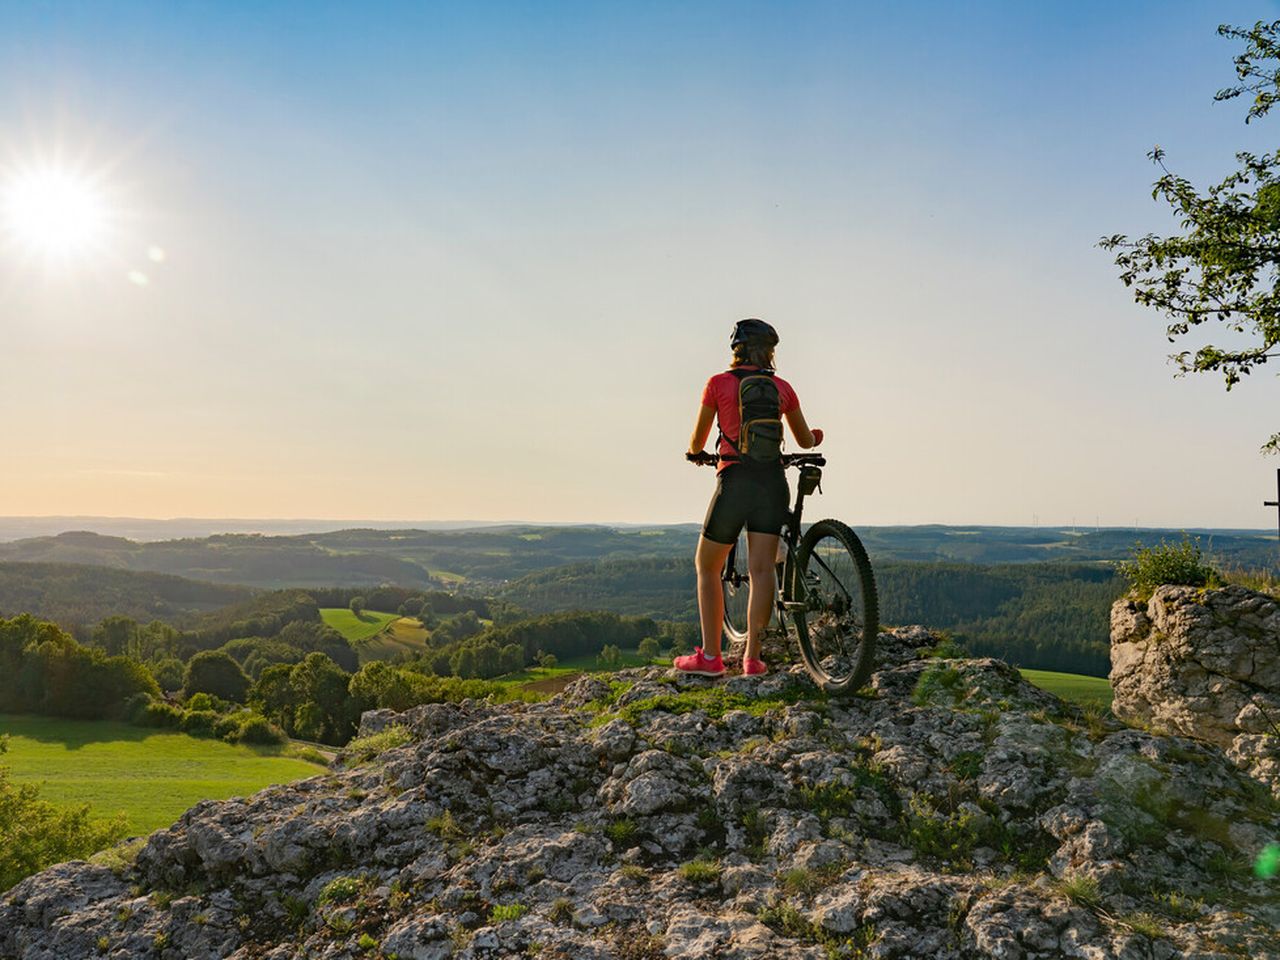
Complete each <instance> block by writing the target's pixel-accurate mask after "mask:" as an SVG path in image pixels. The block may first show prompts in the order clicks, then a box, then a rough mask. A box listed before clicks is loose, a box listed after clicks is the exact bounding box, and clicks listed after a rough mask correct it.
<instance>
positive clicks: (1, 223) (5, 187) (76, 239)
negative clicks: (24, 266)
mask: <svg viewBox="0 0 1280 960" xmlns="http://www.w3.org/2000/svg"><path fill="white" fill-rule="evenodd" d="M107 221H108V208H107V202H106V198H105V197H104V196H103V193H102V191H101V190H100V188H99V187H98V185H97V184H96V182H95V181H94V179H93V178H92V177H89V176H86V175H84V174H79V173H76V172H73V171H68V170H59V169H47V170H33V171H25V172H21V173H16V174H14V175H13V176H12V177H11V178H10V179H9V180H8V182H7V183H4V184H2V185H0V228H2V229H3V232H4V233H5V234H6V235H7V237H6V239H8V240H9V241H11V242H12V243H13V244H14V245H15V246H17V247H19V248H22V249H24V250H26V251H27V252H28V253H30V254H34V255H36V256H40V257H43V258H45V259H70V258H73V257H78V256H82V255H84V254H85V253H88V252H89V251H91V250H92V249H93V248H95V247H96V246H98V245H99V244H100V243H101V242H102V240H103V238H104V235H105V233H106V229H107Z"/></svg>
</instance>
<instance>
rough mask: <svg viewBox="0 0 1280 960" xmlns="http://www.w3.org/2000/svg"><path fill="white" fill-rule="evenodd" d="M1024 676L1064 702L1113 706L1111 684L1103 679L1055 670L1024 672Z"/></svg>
mask: <svg viewBox="0 0 1280 960" xmlns="http://www.w3.org/2000/svg"><path fill="white" fill-rule="evenodd" d="M1021 673H1022V676H1023V677H1025V678H1026V679H1027V680H1028V681H1030V682H1031V683H1034V684H1035V685H1036V686H1037V687H1040V688H1041V689H1043V690H1048V691H1049V692H1050V693H1053V694H1057V695H1058V696H1059V697H1061V698H1062V699H1063V700H1070V701H1072V702H1073V703H1078V704H1081V705H1082V706H1084V705H1093V706H1099V707H1104V708H1106V707H1110V706H1111V683H1110V681H1108V680H1106V679H1104V678H1103V677H1086V676H1082V675H1081V674H1078V673H1056V672H1054V671H1053V670H1022V671H1021Z"/></svg>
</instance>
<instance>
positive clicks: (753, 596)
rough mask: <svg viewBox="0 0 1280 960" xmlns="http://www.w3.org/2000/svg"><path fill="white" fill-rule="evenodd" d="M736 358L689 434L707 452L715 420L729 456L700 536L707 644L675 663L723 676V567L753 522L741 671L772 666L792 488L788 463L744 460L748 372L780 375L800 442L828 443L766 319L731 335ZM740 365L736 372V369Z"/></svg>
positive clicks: (706, 392) (715, 381)
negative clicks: (779, 566) (783, 373)
mask: <svg viewBox="0 0 1280 960" xmlns="http://www.w3.org/2000/svg"><path fill="white" fill-rule="evenodd" d="M729 345H730V347H731V348H732V350H733V364H732V366H731V367H730V369H729V370H728V371H727V372H725V373H718V374H716V375H715V376H713V377H712V378H711V379H710V380H708V381H707V385H706V387H705V388H703V391H702V407H701V409H700V410H699V411H698V421H697V424H696V425H695V426H694V428H693V436H692V437H691V438H690V439H689V452H690V454H698V453H701V452H702V448H703V447H704V446H705V445H706V442H707V438H708V437H709V436H710V435H711V424H712V421H718V422H719V426H720V443H719V447H718V452H719V454H720V456H721V457H722V458H724V457H728V458H732V459H727V460H726V459H722V460H721V461H720V466H719V468H718V470H717V473H716V492H715V495H714V496H713V497H712V498H711V505H710V506H709V507H708V508H707V517H706V519H705V520H704V521H703V524H702V536H701V537H699V538H698V552H697V555H696V558H695V561H694V562H695V565H696V567H697V571H698V614H699V618H700V620H701V621H702V646H701V647H699V648H697V649H695V650H694V652H693V653H691V654H689V655H688V656H683V657H676V659H675V667H676V669H677V670H681V671H684V672H685V673H701V674H705V675H707V676H712V677H719V676H723V675H724V672H725V669H724V659H723V658H722V656H721V649H720V647H721V627H722V624H723V621H724V593H723V591H722V588H721V580H720V571H721V570H722V569H723V568H724V563H725V559H726V558H727V557H728V556H729V550H730V548H731V547H732V546H733V544H734V543H735V542H737V539H738V534H739V533H741V532H742V528H743V526H745V527H746V528H747V565H748V570H749V572H750V577H751V588H750V593H749V594H748V599H747V649H746V652H745V654H744V656H743V658H742V672H743V673H744V674H747V675H757V674H762V673H766V672H768V667H766V666H765V663H764V661H763V660H761V659H760V641H761V638H762V637H763V636H764V631H765V628H766V627H768V625H769V619H770V617H771V616H772V614H773V597H774V592H775V586H774V563H775V561H776V557H777V554H778V535H779V534H780V533H781V531H782V524H783V522H784V521H785V519H786V515H787V509H788V505H789V501H790V499H791V495H790V491H789V490H788V488H787V479H786V476H785V474H784V471H783V467H782V464H781V462H776V461H775V462H770V463H758V462H755V461H753V460H751V459H749V458H739V447H740V443H739V441H740V437H739V432H740V427H741V424H740V422H739V421H740V419H741V418H740V415H739V409H738V402H739V397H738V391H739V382H740V377H741V376H742V374H744V373H749V372H754V371H759V372H761V373H764V374H767V375H770V376H772V377H773V381H774V383H775V385H776V386H777V391H778V400H779V407H780V409H779V413H780V415H781V416H782V417H784V418H785V419H786V422H787V425H788V426H789V427H791V433H792V435H794V437H795V439H796V443H798V444H799V445H800V446H801V447H803V448H805V449H809V448H810V447H814V446H817V445H818V444H819V443H821V442H822V431H821V430H811V429H809V425H808V424H807V423H806V422H805V419H804V414H803V413H801V412H800V401H799V400H798V399H797V398H796V392H795V390H793V389H792V388H791V384H789V383H787V382H786V381H785V380H783V379H782V378H781V377H778V376H775V375H773V351H774V348H775V347H776V346H777V345H778V333H777V331H776V330H774V329H773V327H771V326H770V325H769V324H767V323H765V322H764V321H763V320H756V319H748V320H739V321H738V322H737V324H735V325H734V328H733V335H732V336H731V337H730V339H729ZM735 371H736V372H735Z"/></svg>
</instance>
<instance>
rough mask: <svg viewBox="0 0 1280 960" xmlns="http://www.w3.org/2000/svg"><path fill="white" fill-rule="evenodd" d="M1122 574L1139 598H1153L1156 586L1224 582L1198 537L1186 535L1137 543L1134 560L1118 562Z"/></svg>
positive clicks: (1198, 585)
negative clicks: (1149, 544) (1174, 540)
mask: <svg viewBox="0 0 1280 960" xmlns="http://www.w3.org/2000/svg"><path fill="white" fill-rule="evenodd" d="M1117 570H1119V572H1120V575H1121V576H1122V577H1124V578H1125V579H1126V580H1128V581H1129V589H1130V590H1132V591H1133V593H1134V595H1135V596H1136V597H1137V598H1138V599H1139V600H1147V599H1150V597H1151V594H1152V593H1154V592H1155V589H1156V587H1160V586H1164V585H1165V584H1179V585H1183V586H1188V587H1205V586H1210V587H1212V586H1217V585H1218V584H1219V583H1221V582H1222V578H1221V577H1220V576H1219V575H1218V571H1217V570H1215V569H1214V568H1213V567H1212V566H1210V565H1209V564H1208V563H1207V562H1206V561H1205V559H1204V555H1203V554H1202V553H1201V552H1200V540H1199V538H1196V539H1194V540H1193V539H1191V538H1190V537H1188V536H1187V535H1186V534H1183V537H1182V540H1181V541H1179V542H1177V543H1170V542H1169V541H1167V540H1161V541H1160V543H1159V544H1158V545H1157V546H1154V547H1144V546H1142V545H1141V544H1138V546H1137V549H1136V550H1135V552H1134V555H1133V559H1132V560H1124V561H1121V563H1120V564H1119V565H1118V567H1117Z"/></svg>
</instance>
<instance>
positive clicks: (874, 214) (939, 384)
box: [0, 0, 1280, 530]
mask: <svg viewBox="0 0 1280 960" xmlns="http://www.w3.org/2000/svg"><path fill="white" fill-rule="evenodd" d="M1277 10H1280V5H1277V4H1276V3H1272V2H1267V3H1243V2H1234V0H1232V2H1223V3H1214V4H1208V3H1202V2H1176V3H1155V2H1146V0H1144V2H1135V3H1131V4H1125V5H1119V6H1117V5H1115V4H1103V3H1096V2H1085V3H1078V4H1071V5H1041V4H1036V5H1029V4H1020V3H1016V2H1012V0H1004V2H996V0H991V2H985V3H974V4H964V5H956V4H945V3H927V2H918V3H912V4H903V5H894V6H891V7H890V6H885V5H880V4H876V5H871V4H831V3H824V2H813V3H798V4H781V3H759V4H753V5H751V6H750V7H749V8H743V7H741V6H739V5H730V4H726V3H707V4H699V5H694V6H689V5H685V4H677V3H674V2H658V3H654V4H647V5H644V7H643V8H636V7H633V6H616V5H598V4H589V3H568V2H553V3H547V4H540V5H535V6H529V5H525V4H516V3H492V4H478V5H464V6H426V7H424V6H421V5H416V4H400V3H387V4H383V5H378V6H361V7H351V6H345V5H337V4H327V3H311V4H301V3H287V2H286V3H279V4H272V5H269V6H265V7H263V6H260V5H252V6H243V7H242V6H239V5H229V4H218V5H204V4H200V5H192V4H172V5H169V4H163V5H162V4H155V3H150V2H142V0H138V2H121V3H113V4H100V5H92V4H82V3H57V2H51V3H41V4H10V5H5V6H4V7H3V8H0V198H3V197H9V198H10V199H9V200H6V201H5V203H6V204H8V206H7V207H5V208H4V209H5V210H8V213H6V217H7V218H8V220H11V221H13V222H12V223H8V220H5V218H3V217H0V336H2V337H3V341H2V342H3V343H4V347H5V352H6V360H7V363H6V370H5V376H4V377H3V378H0V404H3V406H4V409H5V410H6V411H7V415H6V416H5V417H4V419H3V421H0V449H3V450H4V454H3V458H4V459H3V461H0V466H2V467H3V469H0V504H3V506H4V509H5V510H7V511H12V512H13V513H14V514H15V515H27V516H67V515H91V516H92V515H96V516H136V517H148V516H151V517H157V516H164V517H201V516H203V517H214V518H217V517H227V518H245V517H248V518H277V517H282V516H283V517H289V516H297V517H334V516H337V517H352V518H358V517H368V516H369V515H370V514H372V515H373V516H375V517H424V516H429V517H434V518H437V519H438V520H439V521H446V522H447V521H455V520H459V519H463V518H473V517H477V516H520V517H527V518H529V520H528V521H527V522H591V521H593V520H594V519H595V518H599V517H612V518H618V519H617V520H614V521H611V522H627V523H657V522H662V523H671V522H698V521H699V520H700V519H701V518H702V516H703V513H704V511H705V509H706V503H707V500H708V498H709V496H710V493H711V488H712V485H713V484H712V476H711V473H710V472H709V471H705V470H696V469H694V468H692V467H689V466H688V465H687V464H686V463H685V462H684V460H683V456H682V454H683V451H684V448H685V444H686V441H687V438H688V435H689V431H690V429H691V427H692V423H693V419H694V415H695V412H696V408H697V402H698V397H699V392H700V389H701V387H702V385H703V383H704V382H705V380H706V378H707V376H708V375H709V374H711V373H714V372H716V371H717V370H719V369H721V368H722V367H723V365H724V364H725V363H726V361H727V356H726V353H727V351H726V347H725V344H726V341H727V337H728V333H729V330H730V327H731V326H732V324H733V322H734V321H735V320H736V319H738V318H739V317H742V316H748V315H754V316H763V317H765V318H766V319H769V320H770V321H772V322H774V323H775V324H776V325H777V327H778V328H779V330H780V332H781V336H782V343H781V346H780V348H779V354H778V360H779V372H780V374H781V375H782V376H784V377H786V378H787V379H789V380H790V381H791V382H792V383H793V384H794V385H795V386H796V388H797V392H798V394H799V396H800V400H801V403H802V405H803V408H804V410H805V411H806V413H807V415H808V418H809V421H810V423H811V424H812V425H814V426H820V427H822V428H824V429H825V431H826V433H827V437H828V440H827V442H826V443H825V445H824V447H823V451H824V452H825V453H826V454H827V456H828V458H829V467H828V469H827V472H826V476H825V478H824V483H823V489H824V491H825V496H824V497H823V498H821V499H820V500H818V501H817V502H816V503H815V504H814V506H813V507H812V509H811V513H810V515H811V516H814V517H816V516H823V515H831V516H837V517H841V518H844V519H847V520H849V521H850V522H851V523H854V524H855V525H856V524H871V525H897V524H906V525H916V524H924V523H944V524H953V525H955V524H965V523H972V522H975V521H976V522H977V523H980V524H983V525H1005V526H1031V525H1033V524H1034V521H1035V519H1036V517H1040V518H1045V517H1053V518H1055V521H1056V525H1065V526H1069V525H1070V523H1071V521H1072V518H1074V520H1075V522H1076V524H1077V525H1078V526H1089V527H1092V526H1094V525H1100V526H1103V527H1120V528H1126V527H1130V526H1133V527H1142V528H1159V529H1179V528H1180V527H1182V526H1184V525H1186V524H1187V522H1188V521H1187V518H1188V517H1194V518H1196V523H1197V525H1199V526H1208V527H1217V528H1232V529H1259V530H1266V529H1267V528H1268V526H1269V524H1270V522H1271V521H1273V520H1274V519H1275V513H1274V510H1267V509H1266V508H1264V507H1263V506H1262V501H1263V500H1264V499H1273V498H1274V496H1275V470H1276V466H1277V461H1276V460H1275V459H1268V458H1264V457H1262V456H1260V455H1259V453H1258V448H1259V446H1260V445H1261V443H1262V442H1263V441H1264V440H1265V439H1266V438H1267V437H1268V436H1269V435H1270V434H1271V433H1273V432H1274V431H1275V429H1276V424H1275V422H1274V419H1275V411H1276V409H1277V408H1280V404H1277V403H1276V397H1277V391H1276V386H1277V385H1276V380H1275V377H1273V376H1271V375H1270V374H1269V373H1268V371H1267V370H1266V369H1265V368H1264V369H1262V370H1259V371H1258V373H1259V374H1260V375H1259V376H1255V377H1253V378H1250V379H1252V380H1253V381H1254V382H1245V383H1242V384H1241V385H1240V386H1239V387H1238V388H1237V389H1236V390H1234V391H1232V392H1231V393H1230V394H1228V393H1226V392H1225V391H1224V390H1223V387H1222V384H1221V382H1220V381H1219V380H1217V379H1214V378H1213V377H1209V376H1204V377H1189V378H1186V379H1181V380H1179V379H1175V378H1174V377H1173V375H1172V373H1173V368H1172V367H1171V366H1170V365H1169V363H1168V361H1167V360H1166V354H1168V353H1169V352H1171V350H1172V349H1173V348H1172V347H1171V346H1170V345H1169V344H1168V343H1167V342H1166V340H1165V336H1164V327H1165V322H1164V320H1163V319H1162V318H1161V317H1160V316H1159V315H1157V314H1155V313H1154V312H1151V311H1148V310H1144V309H1142V308H1139V307H1137V306H1135V305H1134V304H1133V303H1132V299H1131V294H1130V292H1129V291H1127V290H1126V289H1125V288H1124V287H1123V286H1122V285H1121V284H1120V282H1119V281H1118V279H1117V269H1116V268H1115V266H1114V265H1113V264H1112V258H1111V256H1110V255H1108V254H1107V253H1105V252H1103V251H1101V250H1098V249H1097V248H1096V246H1095V244H1096V242H1097V240H1098V238H1099V237H1101V236H1103V235H1106V234H1111V233H1116V232H1126V233H1130V234H1141V233H1143V232H1145V231H1147V230H1155V231H1163V230H1167V229H1169V228H1170V227H1171V221H1170V219H1169V218H1168V216H1167V214H1166V213H1165V212H1164V211H1163V210H1162V209H1161V208H1160V207H1159V206H1158V205H1157V204H1155V203H1153V202H1152V200H1151V197H1150V184H1151V182H1152V180H1154V179H1155V177H1156V175H1157V172H1158V171H1157V169H1156V168H1155V167H1153V166H1152V164H1151V163H1150V162H1149V161H1148V160H1147V158H1146V154H1147V151H1148V150H1150V149H1151V148H1152V146H1154V145H1155V144H1157V143H1158V144H1160V145H1161V146H1162V147H1163V148H1164V150H1165V151H1166V161H1165V162H1166V163H1167V164H1169V166H1170V168H1171V169H1174V170H1176V171H1177V172H1179V173H1182V174H1185V175H1186V176H1188V177H1189V178H1190V179H1191V180H1192V181H1193V182H1194V183H1196V184H1198V185H1201V186H1203V185H1204V184H1205V183H1207V182H1213V181H1216V180H1217V179H1220V178H1221V177H1222V176H1223V175H1225V174H1226V173H1227V172H1229V171H1230V170H1231V169H1233V167H1234V159H1233V158H1234V154H1235V153H1236V151H1238V150H1243V149H1253V150H1258V151H1261V150H1263V149H1267V148H1268V147H1269V146H1270V145H1271V144H1272V143H1273V141H1274V127H1273V126H1271V124H1272V123H1273V122H1274V121H1273V120H1272V119H1271V118H1266V119H1264V120H1263V121H1261V122H1259V123H1255V124H1251V125H1250V126H1249V127H1246V126H1245V124H1244V122H1243V118H1244V112H1245V107H1244V106H1243V105H1242V103H1241V102H1239V101H1236V102H1232V103H1225V104H1215V103H1214V102H1213V94H1214V92H1215V91H1217V90H1218V89H1219V88H1221V87H1223V86H1226V85H1227V84H1229V83H1231V82H1232V80H1233V78H1234V71H1233V69H1232V57H1233V56H1234V55H1235V54H1236V52H1237V49H1238V46H1237V45H1233V44H1232V43H1230V42H1228V41H1225V40H1223V39H1221V38H1219V37H1218V36H1216V34H1215V28H1216V26H1217V25H1218V24H1219V23H1220V22H1224V21H1226V22H1236V23H1252V22H1253V21H1254V20H1256V19H1258V18H1259V17H1263V16H1269V15H1275V14H1276V11H1277ZM58 171H61V172H62V173H65V174H66V177H64V181H67V182H61V181H56V178H55V183H54V186H58V185H59V183H61V185H62V186H64V187H65V186H67V185H68V183H69V185H70V186H71V187H72V188H76V187H83V188H84V189H85V190H86V191H89V192H92V193H93V198H92V199H94V201H95V202H96V203H97V204H98V206H97V208H95V209H96V213H95V216H97V217H98V219H99V220H101V221H102V222H101V223H99V224H97V226H99V227H100V228H101V229H100V230H99V231H98V234H97V235H96V237H95V243H94V244H87V243H86V244H85V245H84V249H79V248H78V247H76V245H75V244H74V243H71V240H73V239H75V238H74V237H68V236H65V235H61V234H58V233H57V232H56V229H55V228H56V227H57V224H52V225H51V224H48V223H35V224H32V223H30V222H25V223H23V222H21V221H20V218H19V215H20V214H22V210H21V209H19V207H21V204H19V203H18V201H17V200H13V197H18V199H19V200H24V198H27V197H28V194H29V193H30V190H29V189H27V192H26V193H22V192H21V191H18V186H21V185H22V184H29V183H30V181H31V180H32V177H35V179H36V181H37V182H38V183H45V182H46V181H47V180H48V177H47V176H45V177H44V180H41V176H43V175H46V174H49V173H50V172H58ZM68 178H69V179H68ZM15 185H18V186H15ZM15 191H18V192H15ZM71 192H72V194H73V196H72V199H73V200H74V199H75V196H74V194H75V190H74V189H73V190H72V191H71ZM82 192H83V191H82ZM10 194H12V196H10ZM24 202H25V200H24ZM10 208H12V209H10ZM24 209H25V208H24ZM15 210H16V211H17V212H16V213H15V212H14V211H15ZM73 225H74V224H73ZM20 226H21V227H22V229H19V227H20ZM42 244H43V246H44V248H56V253H57V255H56V256H53V255H49V250H48V249H42V247H41V245H42ZM73 248H74V249H73ZM1040 522H1041V524H1042V525H1047V524H1048V521H1045V520H1043V519H1041V521H1040Z"/></svg>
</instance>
